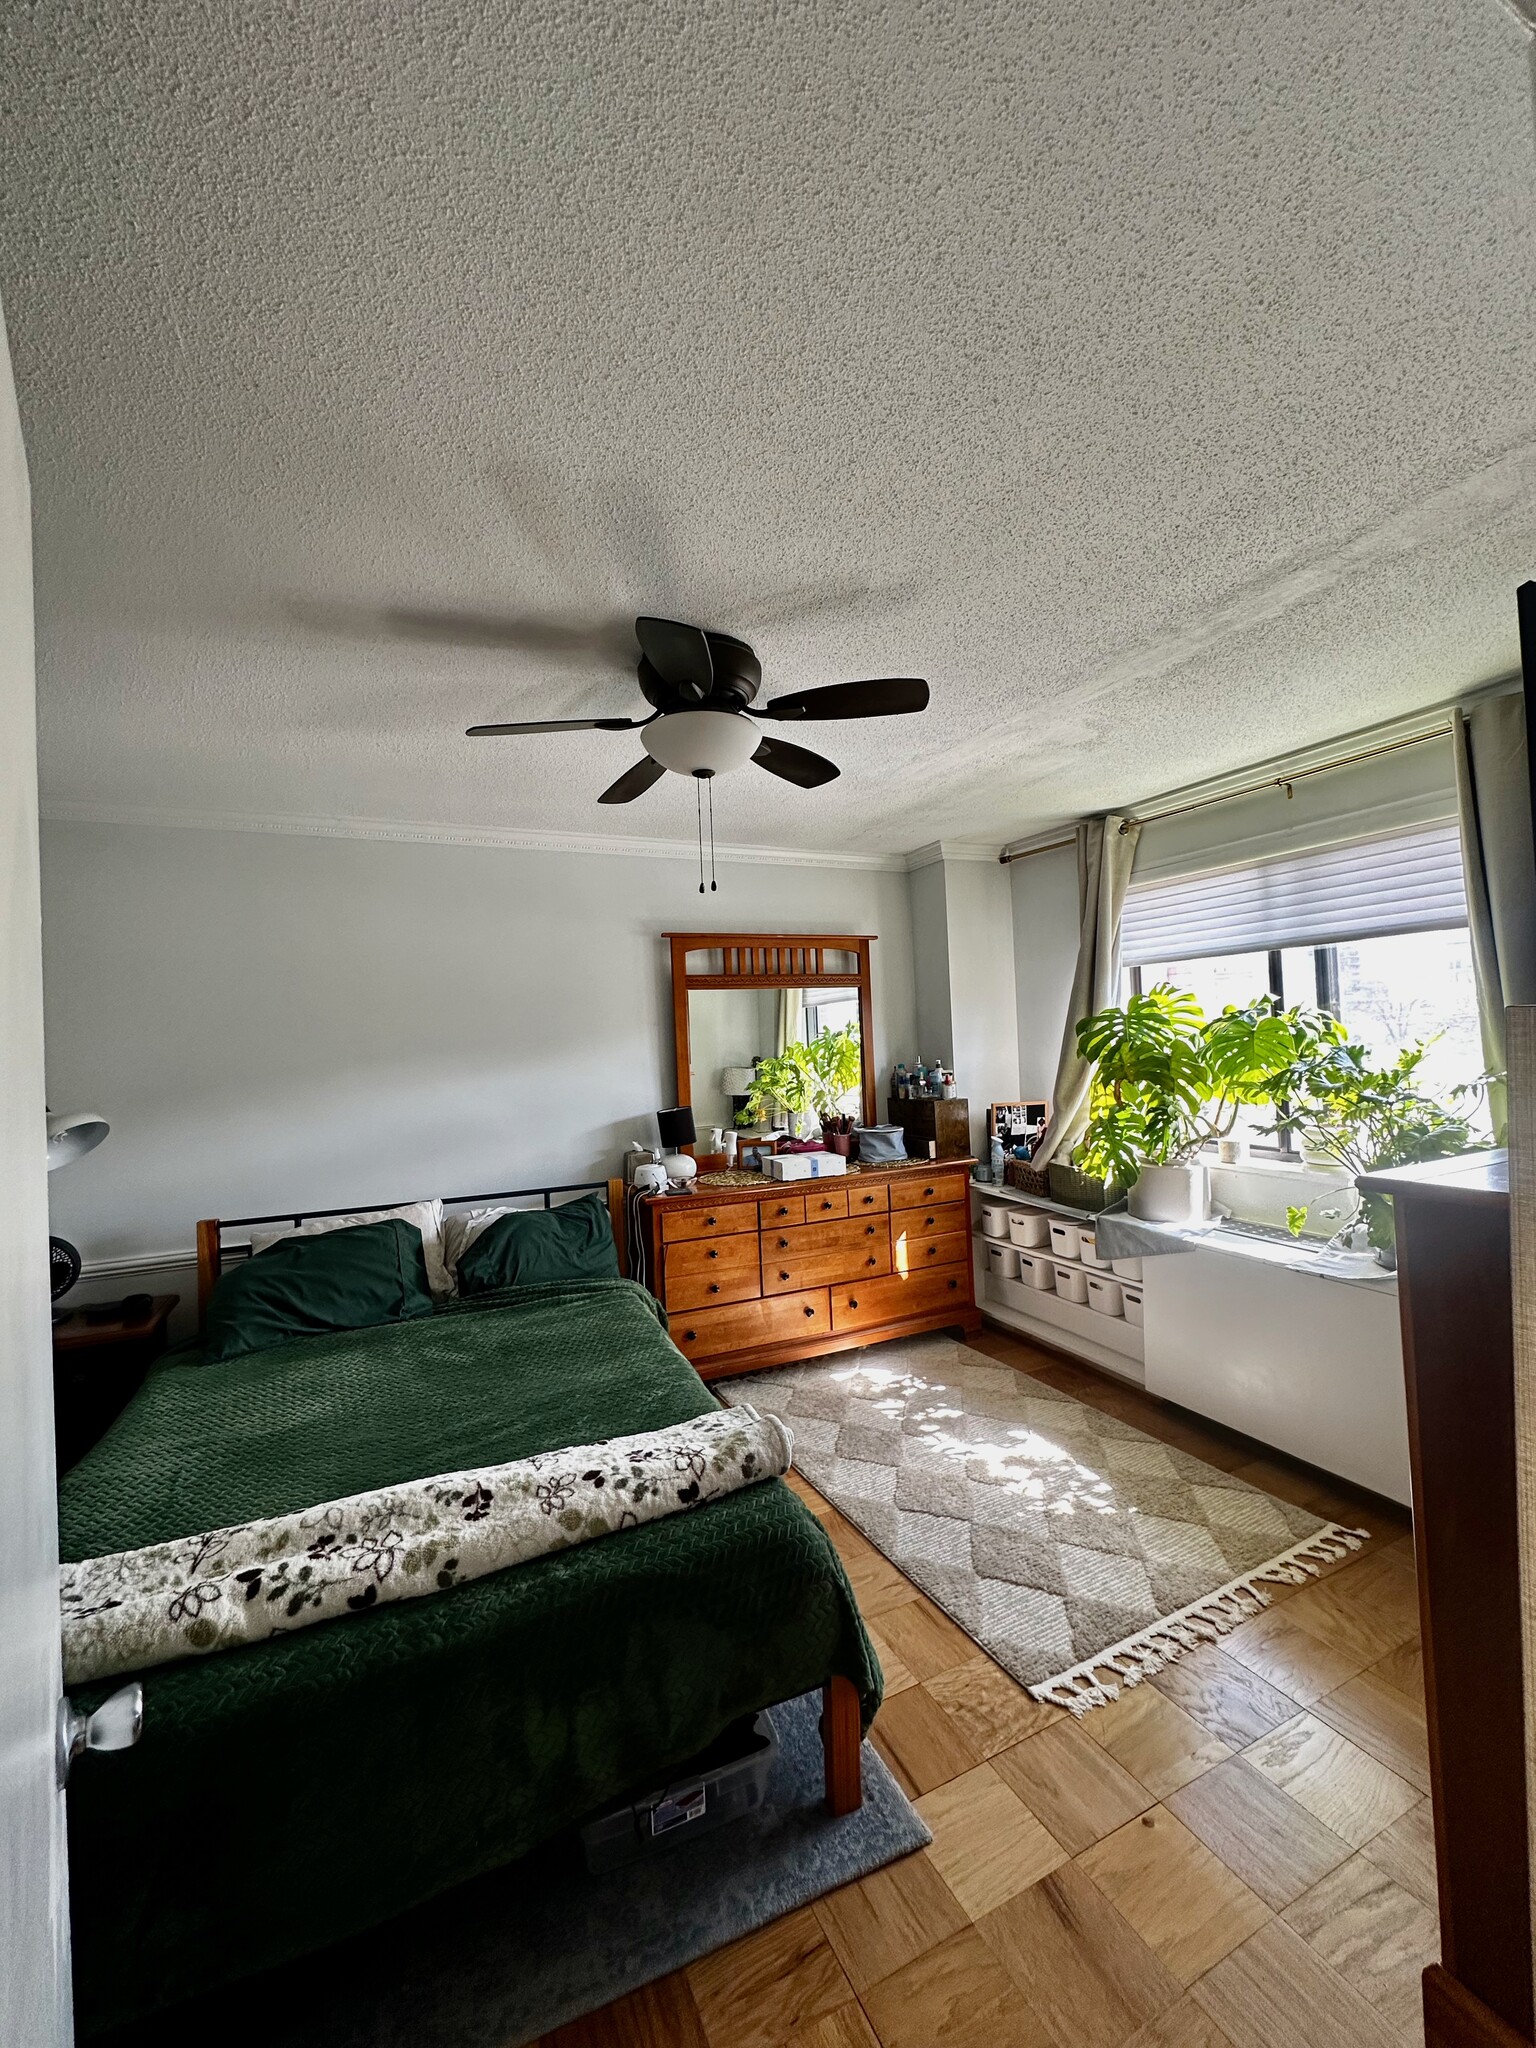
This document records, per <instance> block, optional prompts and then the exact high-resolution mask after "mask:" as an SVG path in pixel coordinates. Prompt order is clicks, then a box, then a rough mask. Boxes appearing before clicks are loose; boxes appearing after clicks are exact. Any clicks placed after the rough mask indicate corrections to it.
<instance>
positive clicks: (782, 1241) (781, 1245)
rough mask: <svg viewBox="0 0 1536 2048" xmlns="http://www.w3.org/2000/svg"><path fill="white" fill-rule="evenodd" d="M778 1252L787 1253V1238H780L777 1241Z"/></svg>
mask: <svg viewBox="0 0 1536 2048" xmlns="http://www.w3.org/2000/svg"><path fill="white" fill-rule="evenodd" d="M779 1250H780V1251H781V1252H787V1251H788V1250H789V1239H788V1238H787V1237H781V1238H780V1239H779Z"/></svg>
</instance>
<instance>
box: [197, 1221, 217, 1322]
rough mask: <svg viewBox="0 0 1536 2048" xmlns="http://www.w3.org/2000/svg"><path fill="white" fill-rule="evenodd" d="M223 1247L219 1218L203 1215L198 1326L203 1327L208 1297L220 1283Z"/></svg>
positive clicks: (199, 1228)
mask: <svg viewBox="0 0 1536 2048" xmlns="http://www.w3.org/2000/svg"><path fill="white" fill-rule="evenodd" d="M220 1257H221V1248H220V1240H219V1219H218V1217H217V1216H204V1217H202V1218H201V1219H200V1220H199V1222H198V1226H197V1327H198V1329H199V1330H201V1329H202V1327H203V1318H204V1316H205V1315H206V1314H207V1312H208V1297H209V1295H210V1294H212V1292H213V1290H214V1288H215V1286H216V1285H217V1284H218V1278H219V1263H220Z"/></svg>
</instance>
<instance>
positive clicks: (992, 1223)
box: [981, 1202, 1008, 1237]
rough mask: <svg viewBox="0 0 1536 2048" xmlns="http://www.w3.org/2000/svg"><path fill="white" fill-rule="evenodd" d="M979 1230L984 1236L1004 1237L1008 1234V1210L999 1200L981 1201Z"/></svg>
mask: <svg viewBox="0 0 1536 2048" xmlns="http://www.w3.org/2000/svg"><path fill="white" fill-rule="evenodd" d="M981 1230H982V1235H983V1236H984V1237H1006V1236H1007V1235H1008V1211H1007V1210H1006V1209H1005V1208H1004V1207H1003V1205H1002V1203H1001V1202H983V1203H982V1205H981Z"/></svg>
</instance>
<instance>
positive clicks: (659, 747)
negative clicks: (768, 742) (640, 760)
mask: <svg viewBox="0 0 1536 2048" xmlns="http://www.w3.org/2000/svg"><path fill="white" fill-rule="evenodd" d="M762 737H763V736H762V734H761V733H760V732H759V731H758V730H757V728H756V726H755V725H753V724H752V722H751V720H750V719H746V718H743V717H742V716H741V715H740V713H738V712H734V711H673V712H670V713H668V715H667V716H666V717H665V718H658V719H656V720H655V721H654V722H653V723H652V724H650V725H648V726H647V727H646V728H645V731H644V733H643V734H642V735H641V740H640V744H641V745H642V746H643V747H644V748H645V751H646V752H647V753H648V754H649V755H650V757H651V759H652V760H653V761H659V762H660V763H661V765H662V767H663V768H670V769H671V770H672V772H673V774H674V775H729V774H730V773H731V771H732V770H733V769H735V768H745V767H746V765H747V763H748V762H749V761H750V760H751V758H752V756H753V755H754V754H755V753H756V752H757V749H758V748H759V746H761V744H762Z"/></svg>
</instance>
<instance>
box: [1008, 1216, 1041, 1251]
mask: <svg viewBox="0 0 1536 2048" xmlns="http://www.w3.org/2000/svg"><path fill="white" fill-rule="evenodd" d="M1008 1236H1009V1238H1010V1239H1011V1240H1012V1242H1013V1243H1014V1244H1018V1245H1023V1246H1024V1248H1025V1249H1026V1250H1027V1251H1032V1252H1033V1251H1043V1250H1044V1249H1045V1247H1046V1246H1047V1245H1048V1244H1049V1243H1050V1241H1051V1219H1050V1217H1049V1216H1042V1215H1041V1214H1040V1211H1039V1210H1038V1209H1010V1210H1009V1211H1008Z"/></svg>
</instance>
